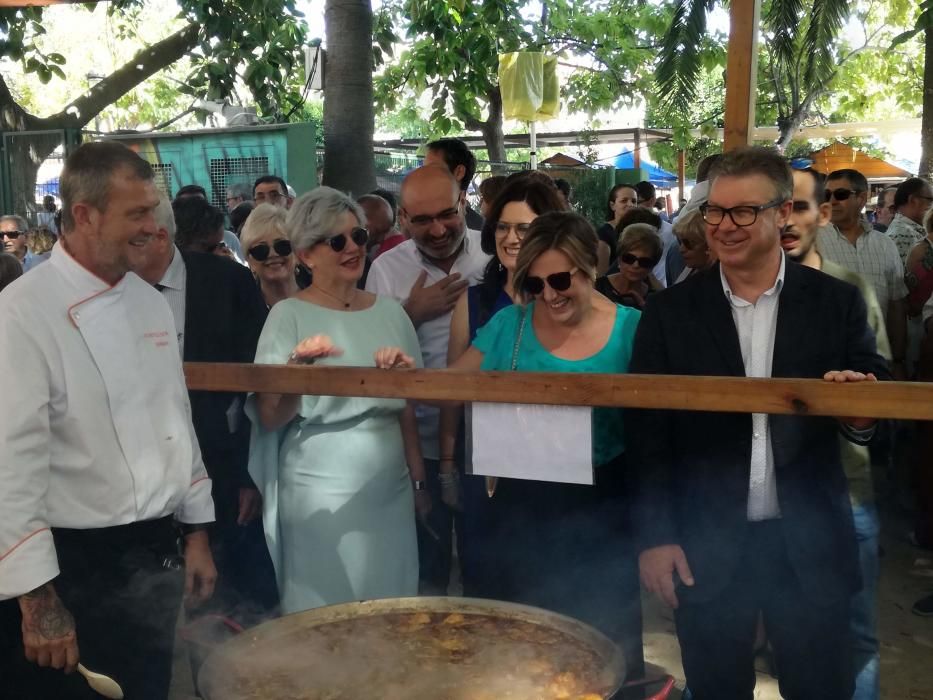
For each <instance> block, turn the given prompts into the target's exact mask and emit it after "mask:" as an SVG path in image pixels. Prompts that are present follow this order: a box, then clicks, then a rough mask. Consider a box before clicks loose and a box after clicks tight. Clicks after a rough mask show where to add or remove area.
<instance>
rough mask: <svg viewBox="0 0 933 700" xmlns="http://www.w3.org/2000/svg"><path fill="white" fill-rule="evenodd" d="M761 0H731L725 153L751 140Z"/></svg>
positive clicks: (753, 124) (745, 144)
mask: <svg viewBox="0 0 933 700" xmlns="http://www.w3.org/2000/svg"><path fill="white" fill-rule="evenodd" d="M760 11H761V0H732V3H731V5H730V8H729V18H730V29H729V53H728V64H727V66H726V114H725V133H724V137H725V142H724V144H723V152H724V153H727V152H729V151H731V150H733V149H735V148H738V147H740V146H747V145H748V144H750V143H751V141H752V134H753V132H754V129H755V97H756V93H757V82H756V71H757V69H758V19H759V15H760Z"/></svg>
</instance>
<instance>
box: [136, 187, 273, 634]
mask: <svg viewBox="0 0 933 700" xmlns="http://www.w3.org/2000/svg"><path fill="white" fill-rule="evenodd" d="M156 223H157V226H158V233H157V235H156V236H155V237H154V239H153V240H151V241H150V242H149V243H148V244H147V248H148V250H147V252H148V256H147V261H146V266H145V267H144V268H142V269H137V270H136V273H137V274H139V275H140V277H142V278H143V279H145V280H146V281H147V282H150V283H151V284H154V285H155V286H156V288H158V289H159V290H160V291H161V292H162V294H163V296H164V297H165V299H166V301H168V303H169V307H170V308H171V309H172V313H173V314H174V315H175V320H176V331H178V329H179V328H180V329H181V330H180V331H179V332H178V343H179V349H180V351H181V353H182V358H183V359H184V361H185V362H247V363H248V362H252V361H253V359H254V357H255V354H256V344H257V342H258V341H259V334H260V333H261V331H262V326H263V324H264V323H265V319H266V314H267V309H266V305H265V302H264V301H263V298H262V295H261V293H260V292H259V288H258V287H257V285H256V283H255V281H254V280H253V277H252V275H251V274H250V272H249V270H248V269H247V268H245V267H243V266H242V265H239V264H237V263H236V262H234V261H233V260H230V259H229V258H227V257H224V256H220V255H210V254H207V253H195V252H183V251H180V250H178V248H177V247H176V246H175V244H174V227H175V224H174V218H173V215H172V207H171V204H170V203H168V202H161V203H160V204H159V207H158V208H157V210H156ZM189 396H190V399H191V412H192V421H193V423H194V427H195V432H196V433H197V436H198V442H199V443H200V446H201V453H202V455H203V457H204V464H205V466H206V467H207V471H208V474H210V476H211V479H212V482H213V489H212V495H213V497H214V507H215V511H216V523H215V525H214V532H212V536H211V540H212V546H213V547H214V548H215V559H216V561H217V569H218V582H217V597H216V598H215V601H216V602H215V603H213V604H212V607H217V608H218V609H220V610H222V611H223V612H225V613H228V614H229V613H234V614H236V615H238V616H239V617H241V618H245V620H244V621H251V619H252V618H253V617H254V616H261V615H263V614H264V613H265V612H268V611H269V610H271V609H272V608H274V607H275V605H276V604H277V602H278V601H277V597H278V596H277V592H276V587H275V574H274V572H273V570H272V562H271V560H270V559H269V554H268V550H267V549H266V545H265V539H264V537H263V533H262V523H261V515H262V498H261V496H260V495H259V491H258V490H257V489H256V486H255V484H253V482H252V480H251V479H250V477H249V474H248V472H247V460H248V456H249V432H250V426H249V420H248V419H247V417H246V415H245V414H244V413H243V401H244V396H243V395H242V394H232V393H226V392H208V391H191V392H189Z"/></svg>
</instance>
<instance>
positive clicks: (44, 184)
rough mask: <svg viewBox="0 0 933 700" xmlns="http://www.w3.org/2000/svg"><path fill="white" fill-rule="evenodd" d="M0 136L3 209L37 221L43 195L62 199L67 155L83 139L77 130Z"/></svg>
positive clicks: (28, 132) (0, 178)
mask: <svg viewBox="0 0 933 700" xmlns="http://www.w3.org/2000/svg"><path fill="white" fill-rule="evenodd" d="M2 136H3V138H2V139H0V205H2V207H0V210H2V213H4V214H18V215H19V216H22V217H23V218H25V219H26V220H27V221H28V222H29V223H30V224H31V225H37V224H38V212H39V211H40V209H41V205H42V198H43V197H44V196H45V195H52V196H53V197H55V198H56V199H58V198H59V192H58V184H59V183H58V178H59V174H60V172H61V169H62V165H63V164H64V161H65V158H66V157H67V155H68V154H69V153H70V152H71V150H72V149H73V148H75V147H76V146H77V145H78V143H79V142H80V132H78V131H70V130H69V131H66V130H55V131H22V132H7V133H4V134H3V135H2Z"/></svg>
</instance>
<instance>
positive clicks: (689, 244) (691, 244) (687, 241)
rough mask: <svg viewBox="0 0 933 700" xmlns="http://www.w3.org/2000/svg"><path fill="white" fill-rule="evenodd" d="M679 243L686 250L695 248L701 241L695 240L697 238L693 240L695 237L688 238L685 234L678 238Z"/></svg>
mask: <svg viewBox="0 0 933 700" xmlns="http://www.w3.org/2000/svg"><path fill="white" fill-rule="evenodd" d="M677 245H679V246H680V247H681V248H683V249H684V250H693V249H694V248H696V247H697V246H698V245H700V243H699V241H695V240H693V239H691V238H686V237H683V236H682V237H680V238H678V239H677ZM652 267H653V266H652Z"/></svg>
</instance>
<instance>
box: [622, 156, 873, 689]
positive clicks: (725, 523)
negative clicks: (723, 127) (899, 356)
mask: <svg viewBox="0 0 933 700" xmlns="http://www.w3.org/2000/svg"><path fill="white" fill-rule="evenodd" d="M792 196H793V179H792V176H791V173H790V169H789V168H788V166H787V163H786V162H785V161H784V160H783V159H782V158H781V157H780V156H779V155H778V154H777V153H775V152H774V151H771V150H768V149H763V148H747V149H740V150H737V151H733V152H731V153H727V154H726V155H725V156H724V157H723V159H722V160H721V161H720V162H719V164H718V165H717V166H716V171H715V173H714V175H713V180H712V184H711V185H710V192H709V198H708V201H707V203H706V204H704V205H703V206H702V207H701V209H700V211H701V212H702V214H703V218H704V220H705V221H706V226H707V239H708V241H709V243H710V249H711V251H712V252H713V253H715V256H716V259H717V260H718V261H719V263H718V264H716V265H714V266H713V267H712V268H710V269H709V270H706V271H704V272H701V273H698V274H696V275H693V276H692V277H690V278H689V279H688V280H686V281H684V282H682V283H680V284H677V285H675V286H673V287H671V288H670V290H668V291H666V292H665V293H664V294H658V295H655V296H654V297H651V298H649V300H648V304H647V306H646V307H645V310H644V313H643V314H642V318H641V322H640V323H639V326H638V332H637V335H636V338H635V343H634V348H633V351H632V362H631V364H630V366H629V370H630V371H631V372H633V373H636V374H643V373H645V374H689V375H714V376H715V375H723V376H748V377H812V378H815V377H822V378H823V379H824V380H825V381H828V382H858V381H872V380H874V379H875V378H876V376H879V377H882V378H885V377H887V376H888V374H887V367H886V363H885V362H884V360H883V359H882V358H881V357H880V356H879V355H878V354H877V352H876V350H875V341H874V337H873V335H872V333H871V331H870V330H869V329H868V325H867V322H866V311H865V302H864V301H863V300H862V298H861V295H860V294H859V292H858V290H857V289H856V288H855V287H853V286H852V285H849V284H846V283H844V282H841V281H839V280H836V279H834V278H832V277H830V276H829V275H825V274H823V273H821V272H818V271H816V270H812V269H810V268H807V267H805V266H803V265H795V264H793V263H789V262H787V260H786V257H785V255H784V254H783V252H782V250H781V231H782V230H783V229H784V227H785V226H786V225H787V223H788V221H789V217H790V214H791V209H792V207H793V198H792ZM874 424H875V421H874V419H871V418H849V417H840V418H837V419H833V418H827V417H815V416H806V415H767V414H751V415H750V414H747V413H746V414H739V413H709V412H687V411H649V410H627V411H626V430H627V440H626V443H627V447H628V449H627V454H628V460H629V461H628V463H629V465H631V467H632V469H633V479H634V485H633V489H632V490H633V499H632V517H633V520H634V522H635V534H636V538H637V542H638V548H639V550H640V551H641V554H640V556H639V567H640V570H641V578H642V582H643V584H644V585H645V587H646V588H647V589H648V590H649V591H651V592H652V593H655V594H656V595H658V596H659V597H660V598H661V599H662V600H663V601H665V602H666V603H667V604H668V605H670V606H671V607H673V608H675V615H674V617H675V623H676V626H677V636H678V640H679V642H680V647H681V654H682V657H683V663H684V671H685V673H686V678H687V686H688V687H689V688H690V690H691V692H692V694H693V697H694V698H695V700H713V699H715V700H721V699H722V698H729V700H752V698H753V696H754V687H755V671H754V643H755V633H756V629H757V624H758V619H759V616H760V615H762V616H763V617H764V621H765V628H766V629H767V631H768V636H769V639H770V641H771V644H772V646H773V647H774V649H775V653H776V655H777V657H778V658H779V659H781V662H780V664H779V667H778V674H779V682H780V685H781V692H782V694H783V695H784V696H785V697H788V698H826V699H827V700H828V699H829V698H833V699H834V700H848V699H849V698H851V697H852V693H853V690H854V680H853V679H854V674H853V672H852V654H851V647H850V645H849V644H848V633H849V619H850V604H851V598H852V594H853V593H855V592H856V591H857V590H859V588H860V574H859V561H858V549H857V546H856V537H855V532H854V529H853V525H852V510H851V507H850V505H849V500H848V498H847V493H846V482H845V475H844V473H843V468H842V464H841V462H840V457H839V446H838V435H839V433H840V432H841V433H842V434H843V435H844V436H845V437H846V438H847V439H849V440H851V441H853V442H857V443H860V444H864V443H865V442H867V441H868V440H869V439H870V438H871V436H872V433H873V432H874Z"/></svg>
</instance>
